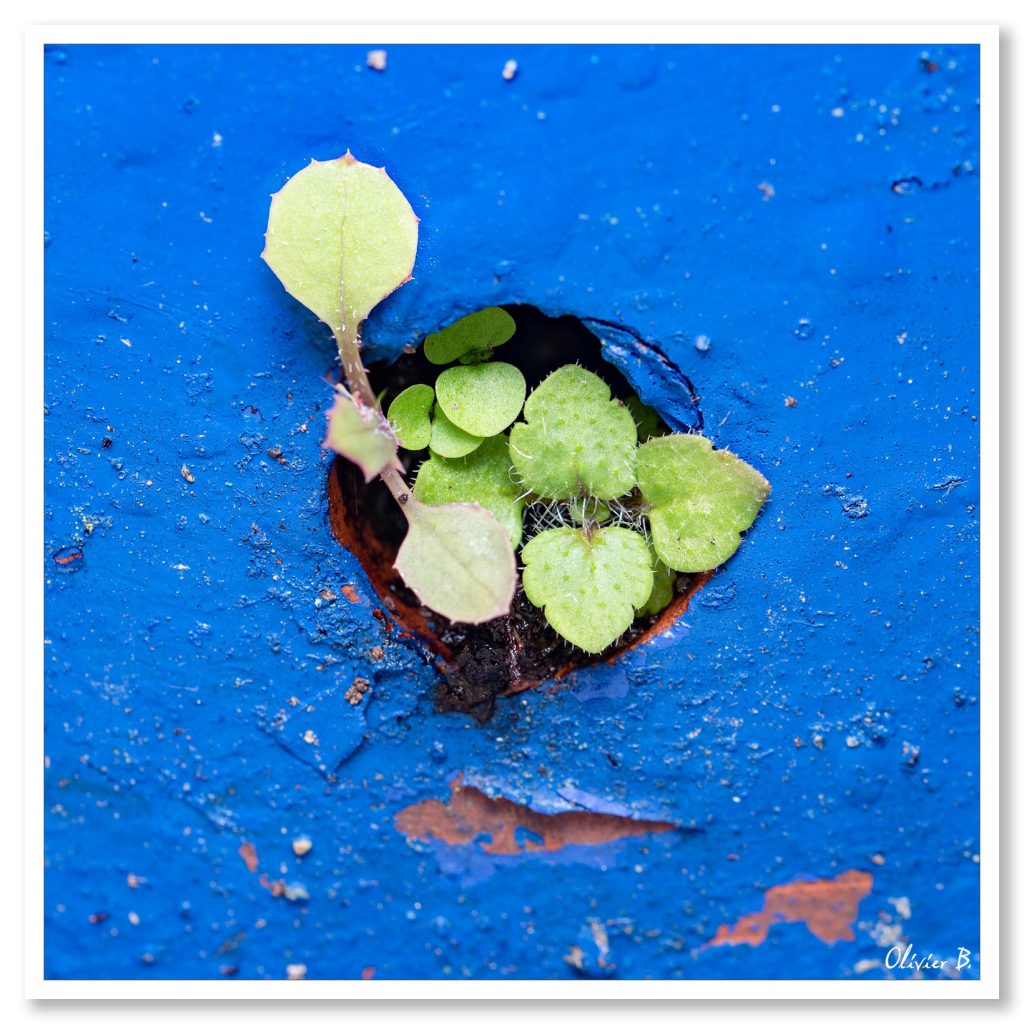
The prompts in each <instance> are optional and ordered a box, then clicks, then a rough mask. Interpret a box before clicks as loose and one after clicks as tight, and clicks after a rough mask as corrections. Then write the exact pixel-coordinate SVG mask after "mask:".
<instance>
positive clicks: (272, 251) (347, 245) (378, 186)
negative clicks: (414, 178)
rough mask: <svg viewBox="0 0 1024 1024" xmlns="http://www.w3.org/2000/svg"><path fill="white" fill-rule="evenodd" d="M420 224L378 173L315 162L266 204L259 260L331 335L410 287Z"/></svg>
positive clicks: (344, 162) (354, 164)
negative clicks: (401, 288) (403, 287)
mask: <svg viewBox="0 0 1024 1024" xmlns="http://www.w3.org/2000/svg"><path fill="white" fill-rule="evenodd" d="M418 225H419V218H418V217H417V216H416V214H415V213H413V211H412V207H411V206H410V205H409V203H408V201H407V200H406V198H405V196H404V195H402V193H401V191H400V190H399V189H398V186H397V185H395V183H394V182H393V181H392V180H391V179H390V178H389V177H388V176H387V174H386V173H385V172H384V168H383V167H371V166H370V165H369V164H364V163H360V162H359V161H358V160H356V159H355V157H353V156H352V154H351V153H346V154H345V156H343V157H341V158H340V159H338V160H329V161H326V162H320V161H318V160H314V161H313V162H312V163H311V164H310V165H309V166H308V167H306V168H304V169H303V170H301V171H299V173H298V174H296V175H295V176H294V177H293V178H291V179H290V180H289V181H288V183H287V184H286V185H285V186H284V187H283V188H282V189H281V191H280V192H278V193H276V194H275V195H274V196H273V199H272V201H271V204H270V220H269V223H268V224H267V244H266V248H265V249H264V250H263V258H264V259H265V260H266V261H267V263H268V264H269V265H270V268H271V269H272V270H273V271H274V273H275V274H277V276H278V277H279V278H280V279H281V283H282V284H283V285H284V286H285V288H286V289H287V290H288V291H289V292H290V293H291V294H292V295H294V296H295V298H297V299H298V300H299V301H300V302H301V303H302V304H303V305H304V306H307V307H308V308H309V309H311V310H312V311H313V312H314V313H315V314H316V315H317V316H318V317H319V318H320V319H321V320H323V321H324V323H326V324H328V325H329V326H330V327H331V329H332V330H333V331H334V333H335V334H337V335H341V334H347V335H351V336H354V332H355V330H356V328H357V327H358V325H359V324H360V323H361V322H362V321H363V320H365V319H366V317H367V316H368V315H369V313H370V310H372V309H373V307H374V306H376V305H377V303H378V302H380V301H381V299H383V298H384V297H385V296H387V295H390V294H391V292H393V291H394V290H395V289H396V288H398V287H399V285H402V284H404V283H405V282H406V281H408V280H409V276H410V275H411V274H412V268H413V262H414V261H415V258H416V242H417V237H418V234H419V227H418Z"/></svg>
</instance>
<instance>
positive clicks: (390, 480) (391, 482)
mask: <svg viewBox="0 0 1024 1024" xmlns="http://www.w3.org/2000/svg"><path fill="white" fill-rule="evenodd" d="M380 478H381V480H383V481H384V483H385V484H387V488H388V490H389V491H390V492H391V493H392V495H393V496H394V499H395V501H397V502H398V504H399V505H401V507H402V511H403V512H404V511H405V509H406V506H407V505H408V504H409V502H410V501H411V500H412V491H410V490H409V488H408V487H407V486H406V483H405V477H403V476H402V474H401V473H400V472H399V471H398V470H397V469H395V467H394V466H385V467H384V468H383V469H382V470H381V471H380Z"/></svg>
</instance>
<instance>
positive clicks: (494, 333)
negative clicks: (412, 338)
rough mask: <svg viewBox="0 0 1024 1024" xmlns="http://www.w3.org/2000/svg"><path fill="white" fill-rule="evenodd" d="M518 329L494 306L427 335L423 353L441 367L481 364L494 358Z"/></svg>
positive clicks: (506, 315)
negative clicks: (453, 364)
mask: <svg viewBox="0 0 1024 1024" xmlns="http://www.w3.org/2000/svg"><path fill="white" fill-rule="evenodd" d="M515 332H516V322H515V320H513V319H512V317H511V316H509V314H508V313H506V312H505V310H503V309H502V308H501V307H500V306H491V307H490V308H489V309H481V310H479V311H477V312H476V313H470V314H469V316H464V317H463V318H462V319H461V320H456V321H455V323H453V324H450V325H449V326H448V327H446V328H445V329H444V330H443V331H438V332H437V333H436V334H428V335H427V339H426V341H424V342H423V354H424V355H425V356H426V357H427V359H429V360H430V362H432V363H436V364H437V365H439V366H441V365H444V364H445V363H454V362H455V360H456V359H458V360H459V361H460V362H463V363H482V362H484V361H485V360H488V359H490V358H491V356H492V355H493V353H494V350H495V349H496V348H497V347H498V346H499V345H504V344H505V342H506V341H508V339H509V338H511V337H512V335H513V334H515Z"/></svg>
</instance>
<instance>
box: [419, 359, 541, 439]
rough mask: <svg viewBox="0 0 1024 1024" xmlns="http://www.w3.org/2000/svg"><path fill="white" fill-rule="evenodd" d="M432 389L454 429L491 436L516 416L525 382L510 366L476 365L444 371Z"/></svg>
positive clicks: (509, 364)
mask: <svg viewBox="0 0 1024 1024" xmlns="http://www.w3.org/2000/svg"><path fill="white" fill-rule="evenodd" d="M434 389H435V391H436V392H437V404H438V405H439V406H440V407H441V408H442V409H443V410H444V413H445V415H446V416H447V417H448V419H450V420H451V421H452V423H454V424H455V426H457V427H458V428H459V429H460V430H465V431H466V433H467V434H475V435H476V436H477V437H492V436H493V435H494V434H500V433H501V432H502V431H503V430H504V429H505V428H506V427H507V426H508V425H509V424H510V423H511V422H512V421H513V420H514V419H515V418H516V417H517V416H518V415H519V410H520V409H522V407H523V399H525V398H526V379H525V378H524V377H523V375H522V373H520V371H519V370H518V368H517V367H515V366H513V365H512V364H511V363H477V364H476V365H475V366H452V367H450V368H449V369H447V370H444V371H443V372H442V373H441V375H440V376H439V377H438V378H437V381H436V383H435V384H434Z"/></svg>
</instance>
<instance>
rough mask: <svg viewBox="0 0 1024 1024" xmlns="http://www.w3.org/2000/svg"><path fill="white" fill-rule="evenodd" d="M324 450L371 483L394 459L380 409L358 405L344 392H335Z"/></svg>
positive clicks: (390, 436) (391, 439)
mask: <svg viewBox="0 0 1024 1024" xmlns="http://www.w3.org/2000/svg"><path fill="white" fill-rule="evenodd" d="M324 447H325V448H329V449H331V450H332V451H335V452H337V453H338V454H339V455H344V456H345V458H346V459H350V460H351V461H352V462H354V463H355V464H356V465H357V466H358V467H359V468H360V469H361V470H362V471H363V476H365V477H366V481H367V483H369V481H370V480H372V479H373V478H374V477H375V476H376V475H377V474H378V473H379V472H380V471H381V470H382V469H383V468H384V467H385V466H386V465H387V464H388V463H389V462H391V461H392V460H393V459H395V458H396V455H397V452H398V448H397V445H396V444H395V436H394V434H393V433H392V432H391V428H390V427H389V426H388V422H387V420H385V419H384V417H383V415H382V414H381V412H380V410H379V409H376V408H370V407H367V406H365V405H362V404H361V403H358V402H357V401H356V400H355V399H353V397H352V396H351V395H349V394H348V393H347V392H345V391H340V390H339V391H336V392H335V395H334V407H333V408H332V409H331V410H330V412H328V414H327V438H326V440H325V441H324Z"/></svg>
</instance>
